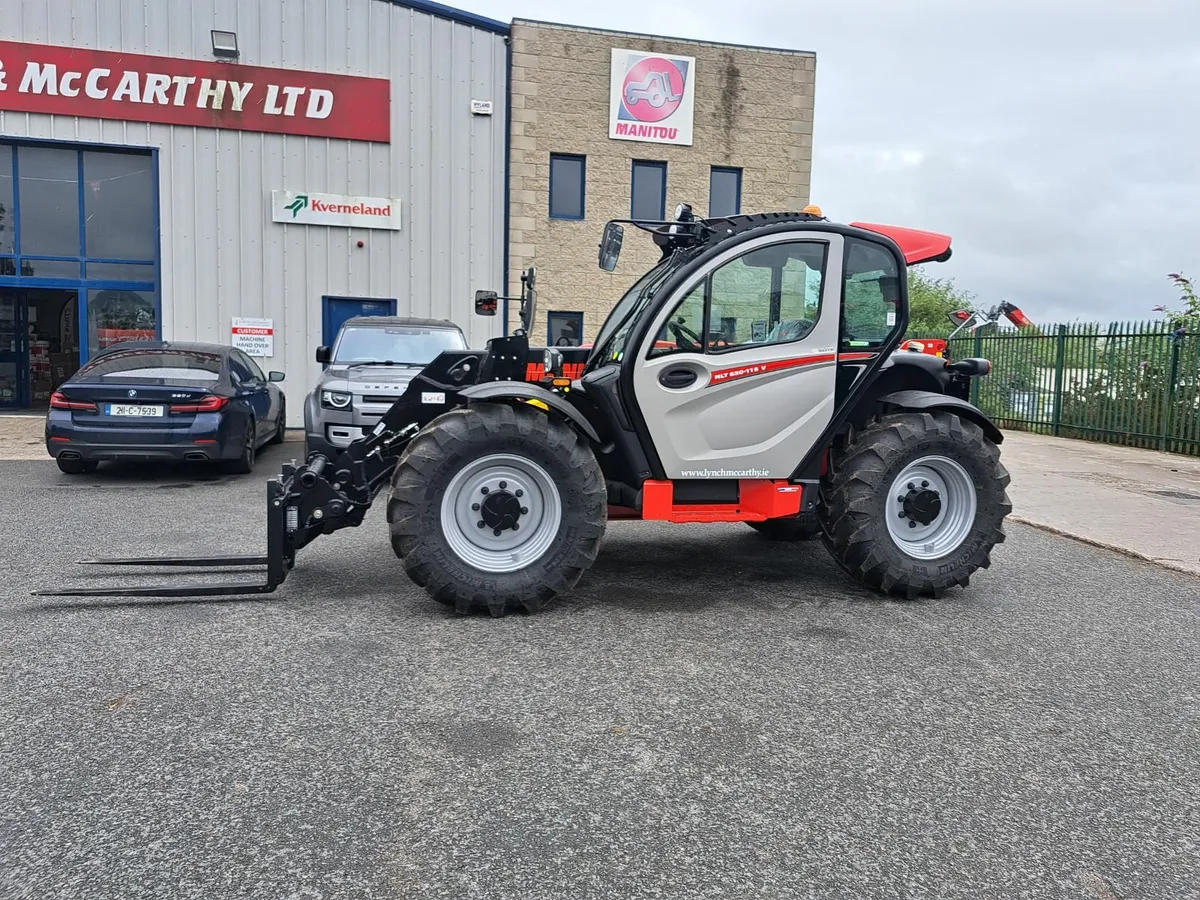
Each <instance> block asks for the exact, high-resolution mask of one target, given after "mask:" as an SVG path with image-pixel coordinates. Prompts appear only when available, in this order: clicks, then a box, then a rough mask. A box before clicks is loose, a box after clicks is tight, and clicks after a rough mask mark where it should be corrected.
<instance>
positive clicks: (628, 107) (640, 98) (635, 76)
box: [618, 56, 688, 122]
mask: <svg viewBox="0 0 1200 900" xmlns="http://www.w3.org/2000/svg"><path fill="white" fill-rule="evenodd" d="M636 58H637V57H632V56H631V57H630V62H633V60H635V59H636ZM687 70H688V64H687V63H686V62H685V61H682V60H681V61H679V62H675V61H672V60H669V59H664V58H663V57H661V56H647V57H645V58H643V59H642V60H640V61H639V62H635V63H633V65H632V66H630V68H629V71H628V72H627V73H626V74H625V83H624V85H622V87H621V107H622V108H621V112H620V113H619V114H618V117H619V118H621V119H623V120H626V121H628V120H630V119H633V120H636V121H638V122H661V121H662V120H663V119H667V118H670V117H671V116H672V115H674V113H675V111H676V110H677V109H679V104H680V102H681V101H682V100H683V91H684V88H685V87H686V82H687Z"/></svg>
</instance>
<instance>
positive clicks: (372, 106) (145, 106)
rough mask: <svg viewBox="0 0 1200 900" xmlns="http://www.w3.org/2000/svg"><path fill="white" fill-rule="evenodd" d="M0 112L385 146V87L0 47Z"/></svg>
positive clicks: (229, 66) (185, 62) (280, 72)
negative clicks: (256, 132) (245, 132)
mask: <svg viewBox="0 0 1200 900" xmlns="http://www.w3.org/2000/svg"><path fill="white" fill-rule="evenodd" d="M0 110H10V111H13V112H28V113H47V114H50V115H57V116H78V117H80V118H85V119H117V120H120V121H125V122H150V123H156V124H163V125H188V126H195V127H199V128H219V129H231V130H236V131H261V132H271V133H276V134H294V135H304V136H309V137H325V138H338V139H343V140H357V141H374V142H378V143H388V142H389V141H390V140H391V127H390V123H391V83H390V82H389V81H388V80H387V79H385V78H360V77H358V76H350V75H330V74H327V73H324V72H298V71H295V70H291V69H267V68H261V67H257V66H244V65H241V64H240V63H238V64H233V63H215V62H204V61H201V60H196V59H178V58H175V57H166V56H142V55H138V54H133V53H112V52H108V51H104V50H84V49H81V48H77V47H56V46H50V45H47V44H25V43H17V42H15V41H0Z"/></svg>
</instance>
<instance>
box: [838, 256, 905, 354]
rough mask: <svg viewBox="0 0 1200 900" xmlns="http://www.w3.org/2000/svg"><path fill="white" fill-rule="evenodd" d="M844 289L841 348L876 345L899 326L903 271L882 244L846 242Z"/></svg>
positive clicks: (885, 339)
mask: <svg viewBox="0 0 1200 900" xmlns="http://www.w3.org/2000/svg"><path fill="white" fill-rule="evenodd" d="M844 279H845V280H844V281H843V290H842V349H845V350H850V349H859V350H861V349H863V348H868V349H870V348H875V347H879V346H881V345H882V344H884V343H885V342H886V341H887V339H888V336H889V335H890V334H891V333H892V332H893V331H894V330H895V329H896V328H898V327H899V316H898V311H899V308H900V306H899V304H900V271H899V266H898V265H897V263H896V257H895V256H893V255H892V253H891V251H889V250H888V249H887V248H886V247H883V246H882V245H880V244H876V243H872V242H871V241H864V240H862V239H860V238H851V239H849V240H847V241H846V265H845V276H844Z"/></svg>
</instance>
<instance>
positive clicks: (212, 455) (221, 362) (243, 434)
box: [46, 341, 287, 475]
mask: <svg viewBox="0 0 1200 900" xmlns="http://www.w3.org/2000/svg"><path fill="white" fill-rule="evenodd" d="M279 381H283V373H282V372H271V373H270V374H269V375H264V374H263V373H262V370H261V369H259V367H258V365H257V364H256V363H255V362H254V360H253V359H251V358H250V357H249V356H247V355H246V354H245V353H243V352H242V351H241V350H238V349H236V348H233V347H225V346H222V345H220V344H190V343H189V344H180V343H174V342H170V343H168V342H166V341H136V342H132V343H127V344H119V345H118V346H116V347H112V348H110V349H108V350H106V351H104V352H103V353H102V354H100V355H98V356H96V357H95V358H93V359H92V360H91V361H90V362H89V363H88V364H87V365H86V366H84V367H83V368H82V369H80V370H79V371H78V372H76V373H75V374H74V375H72V376H71V377H70V378H68V379H67V380H66V381H65V382H63V384H62V385H61V386H60V387H59V388H58V390H57V391H55V392H54V394H53V395H52V396H51V398H50V411H49V413H48V414H47V416H46V449H47V450H48V451H49V453H50V455H51V456H52V457H54V458H55V459H56V460H57V461H58V467H59V468H60V469H62V471H64V472H66V473H67V474H69V475H79V474H83V473H85V472H94V471H95V470H96V467H97V466H99V464H100V462H101V461H102V460H114V459H164V460H196V461H204V460H212V461H221V462H222V463H223V464H224V465H225V466H226V468H228V469H229V470H230V471H232V472H236V473H246V472H249V471H250V470H251V469H253V468H254V458H255V455H256V453H257V451H258V448H259V447H261V446H262V445H263V444H267V443H279V442H281V441H283V438H284V429H285V428H286V424H287V412H286V406H285V401H284V396H283V391H282V390H280V388H279V387H278V385H277V384H276V383H275V382H279Z"/></svg>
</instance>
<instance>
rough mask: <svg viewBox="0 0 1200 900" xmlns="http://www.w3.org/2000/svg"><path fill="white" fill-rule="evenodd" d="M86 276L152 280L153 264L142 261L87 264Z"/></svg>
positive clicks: (118, 279)
mask: <svg viewBox="0 0 1200 900" xmlns="http://www.w3.org/2000/svg"><path fill="white" fill-rule="evenodd" d="M87 277H88V278H95V279H99V280H103V281H146V282H152V281H154V265H153V264H143V263H98V262H90V263H88V264H87Z"/></svg>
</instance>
